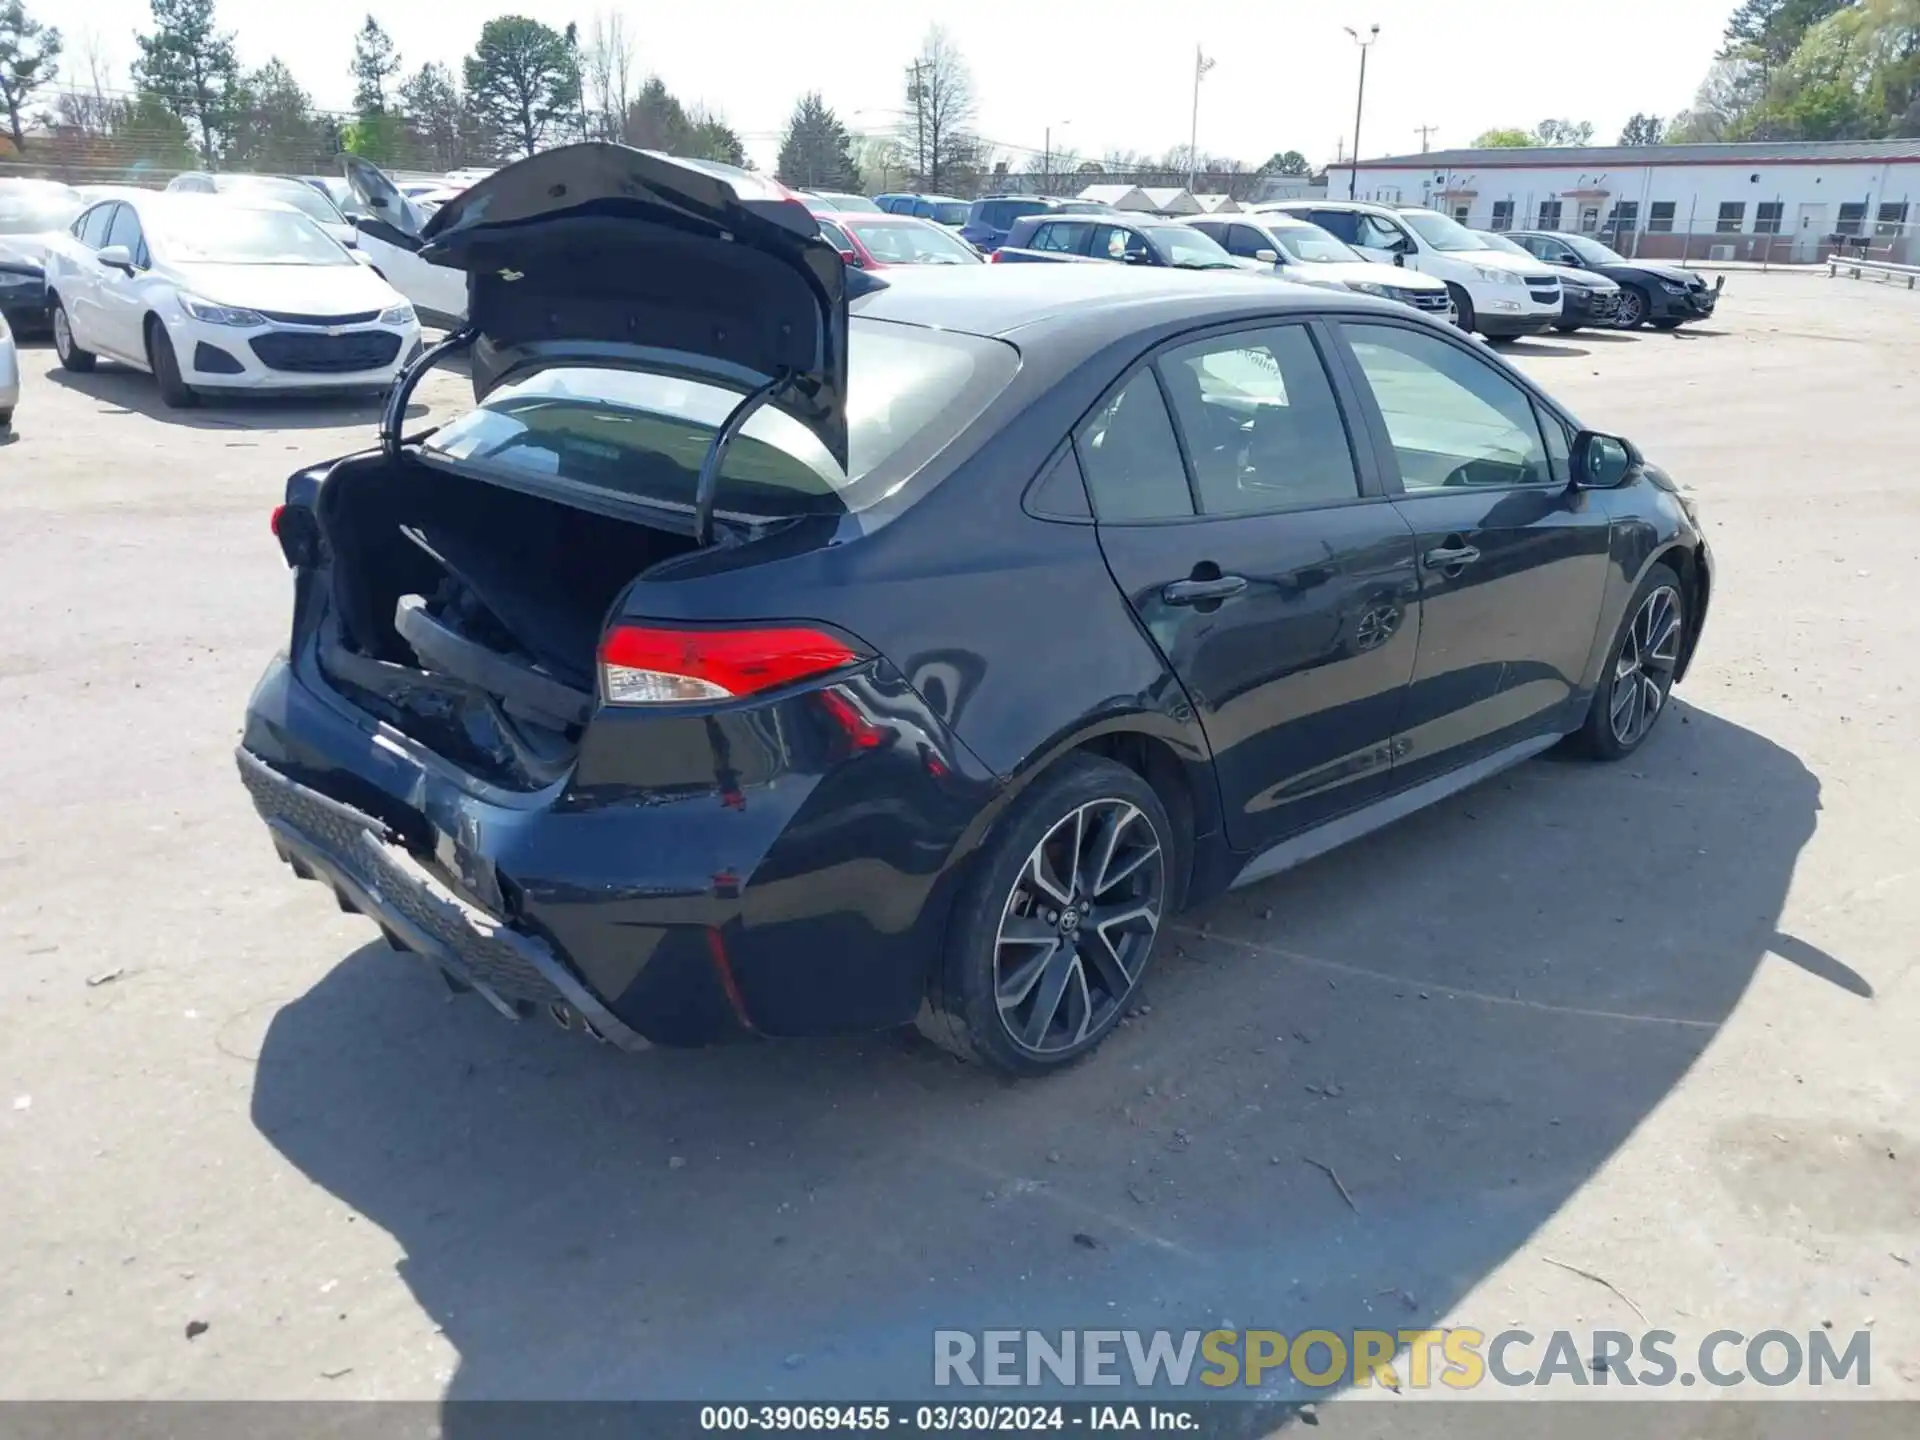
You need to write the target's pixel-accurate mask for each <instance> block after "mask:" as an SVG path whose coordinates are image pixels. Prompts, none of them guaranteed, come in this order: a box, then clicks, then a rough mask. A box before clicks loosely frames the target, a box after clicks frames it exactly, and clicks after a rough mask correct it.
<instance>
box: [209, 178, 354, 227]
mask: <svg viewBox="0 0 1920 1440" xmlns="http://www.w3.org/2000/svg"><path fill="white" fill-rule="evenodd" d="M218 189H219V191H220V193H221V194H222V195H241V196H252V197H254V198H255V199H260V200H279V201H282V202H284V203H285V204H288V205H291V206H293V208H294V209H296V210H298V211H299V212H300V213H301V214H302V215H305V216H306V217H307V218H308V219H309V220H318V221H319V222H320V223H321V224H322V225H344V224H346V223H347V222H346V220H345V219H344V218H343V217H342V216H341V214H340V208H339V207H338V206H337V205H335V204H334V203H333V201H331V200H329V199H328V198H327V197H326V196H324V195H322V194H321V193H320V192H319V191H318V190H316V189H314V188H313V187H312V186H311V185H303V184H301V183H300V182H299V181H298V180H270V179H267V178H266V177H264V176H257V175H234V176H224V177H222V178H221V180H220V181H219V184H218Z"/></svg>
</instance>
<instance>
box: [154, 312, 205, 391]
mask: <svg viewBox="0 0 1920 1440" xmlns="http://www.w3.org/2000/svg"><path fill="white" fill-rule="evenodd" d="M147 364H148V365H149V366H151V367H152V369H153V378H154V379H155V381H157V382H158V383H159V386H160V403H161V404H162V405H165V406H166V407H167V408H168V409H169V410H185V409H188V408H189V407H191V406H194V405H198V404H199V403H200V397H199V396H198V395H196V394H194V393H193V387H192V386H190V385H189V384H187V382H186V381H185V380H184V379H183V378H182V377H181V374H180V360H179V357H178V356H176V355H175V354H174V353H173V341H172V340H170V339H169V338H168V337H167V331H166V327H165V326H163V325H161V323H160V322H159V321H158V320H149V321H148V322H147Z"/></svg>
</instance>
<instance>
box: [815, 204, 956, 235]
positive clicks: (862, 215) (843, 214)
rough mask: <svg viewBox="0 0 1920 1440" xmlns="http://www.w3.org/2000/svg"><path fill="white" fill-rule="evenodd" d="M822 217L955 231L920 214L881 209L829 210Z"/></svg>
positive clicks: (849, 222) (843, 221)
mask: <svg viewBox="0 0 1920 1440" xmlns="http://www.w3.org/2000/svg"><path fill="white" fill-rule="evenodd" d="M820 218H821V219H823V220H831V221H832V222H833V223H834V224H836V225H842V226H844V225H919V226H922V227H925V226H928V225H932V226H933V228H934V229H935V230H938V231H941V232H942V233H943V234H947V235H951V234H952V233H953V232H952V231H951V230H948V229H947V227H946V226H944V225H934V224H933V222H932V221H931V220H926V219H922V218H921V217H920V216H918V215H895V214H892V213H891V212H889V211H886V210H882V211H879V212H878V213H875V212H874V211H872V210H829V211H828V212H827V213H826V214H825V215H823V216H821V217H820Z"/></svg>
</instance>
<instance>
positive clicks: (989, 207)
mask: <svg viewBox="0 0 1920 1440" xmlns="http://www.w3.org/2000/svg"><path fill="white" fill-rule="evenodd" d="M975 208H977V209H978V210H979V211H980V221H979V223H980V224H982V225H991V226H992V227H993V228H994V229H996V230H1011V229H1012V228H1013V222H1014V221H1016V220H1018V219H1019V218H1020V217H1021V216H1023V215H1044V214H1045V213H1046V212H1047V211H1048V210H1050V209H1052V208H1053V207H1052V206H1050V205H1048V204H1047V202H1046V201H1044V200H981V201H978V202H976V207H975Z"/></svg>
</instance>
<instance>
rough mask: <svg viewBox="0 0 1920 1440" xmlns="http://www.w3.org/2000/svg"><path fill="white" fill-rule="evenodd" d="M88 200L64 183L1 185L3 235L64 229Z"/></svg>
mask: <svg viewBox="0 0 1920 1440" xmlns="http://www.w3.org/2000/svg"><path fill="white" fill-rule="evenodd" d="M84 204H86V201H85V200H84V199H82V198H81V195H80V192H79V191H77V190H69V189H67V187H66V186H64V185H18V186H15V185H0V235H38V234H40V233H41V232H42V231H46V230H64V229H66V228H67V226H69V225H71V224H72V223H73V217H74V216H76V215H78V214H79V213H80V207H81V206H83V205H84Z"/></svg>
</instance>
